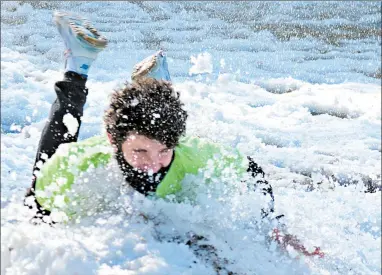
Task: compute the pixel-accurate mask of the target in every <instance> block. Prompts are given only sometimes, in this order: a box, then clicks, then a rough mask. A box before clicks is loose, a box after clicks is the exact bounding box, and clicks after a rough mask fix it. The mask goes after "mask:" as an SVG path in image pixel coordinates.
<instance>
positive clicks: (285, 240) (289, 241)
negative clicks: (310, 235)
mask: <svg viewBox="0 0 382 275" xmlns="http://www.w3.org/2000/svg"><path fill="white" fill-rule="evenodd" d="M272 239H273V240H275V241H276V242H277V243H278V244H279V245H281V249H282V250H287V247H288V246H290V247H292V248H293V249H294V250H295V251H297V252H298V253H299V254H303V255H304V256H319V257H320V258H323V257H324V256H325V253H324V252H322V251H321V250H320V247H315V250H314V251H313V252H309V251H308V250H306V248H305V247H304V246H303V245H302V244H301V242H300V240H299V239H297V237H296V236H293V235H290V234H285V235H282V234H280V231H279V230H278V229H277V228H275V229H273V232H272Z"/></svg>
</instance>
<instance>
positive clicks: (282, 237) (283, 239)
mask: <svg viewBox="0 0 382 275" xmlns="http://www.w3.org/2000/svg"><path fill="white" fill-rule="evenodd" d="M248 160H249V167H248V170H247V172H249V173H251V176H252V177H254V178H255V179H257V180H256V183H255V188H256V189H257V188H259V189H260V190H261V191H262V192H263V194H264V195H265V196H270V198H271V200H270V203H269V205H268V208H263V209H261V217H262V218H263V219H264V218H268V219H270V220H272V219H273V217H272V216H273V215H271V214H273V213H274V196H273V191H272V186H271V185H270V184H269V183H268V181H267V180H265V178H264V177H265V173H264V171H263V170H262V168H261V167H260V166H258V165H257V163H255V162H254V161H253V159H252V158H251V157H248ZM283 216H284V215H278V216H276V217H274V219H276V220H277V224H278V226H277V227H279V228H274V229H273V231H272V239H273V240H274V241H276V242H277V243H278V244H279V245H280V246H281V248H282V249H284V250H287V249H288V248H293V249H294V250H295V251H297V253H299V254H303V255H305V256H319V257H320V258H322V257H324V253H323V252H322V251H321V250H320V248H319V247H315V250H314V251H313V252H309V251H308V250H307V249H306V248H305V246H304V245H303V244H302V243H301V241H300V240H299V239H298V238H297V237H296V236H294V235H291V234H288V233H287V232H282V231H284V230H285V225H283V224H282V223H281V221H280V218H282V217H283Z"/></svg>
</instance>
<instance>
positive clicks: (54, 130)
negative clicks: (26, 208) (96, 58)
mask: <svg viewBox="0 0 382 275" xmlns="http://www.w3.org/2000/svg"><path fill="white" fill-rule="evenodd" d="M85 84H86V78H84V77H82V76H80V75H79V74H77V73H75V72H66V73H65V75H64V79H63V80H62V81H58V82H56V83H55V86H54V90H55V92H56V94H57V98H56V100H55V101H54V103H53V104H52V107H51V110H50V114H49V119H48V121H47V123H46V125H45V127H44V129H43V131H42V133H41V138H40V142H39V145H38V149H37V154H36V159H35V163H34V166H33V179H32V186H31V188H28V190H27V193H26V197H29V196H34V189H35V185H36V176H35V172H36V171H39V170H40V168H39V167H41V165H42V164H43V163H44V162H45V161H46V160H47V159H49V158H50V157H51V156H52V155H53V154H54V153H55V152H56V150H57V148H58V146H60V144H62V143H69V142H76V141H77V139H78V134H79V130H80V126H81V118H82V116H83V109H84V105H85V103H86V96H87V94H88V89H87V88H86V87H85ZM66 114H70V115H71V116H72V117H73V118H75V119H76V120H77V122H78V129H77V131H76V133H75V134H74V135H71V134H70V133H69V131H68V129H67V127H66V126H65V124H64V123H63V118H64V116H65V115H66ZM35 202H36V204H37V207H38V208H39V209H40V206H39V205H38V203H37V201H35Z"/></svg>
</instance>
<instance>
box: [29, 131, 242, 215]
mask: <svg viewBox="0 0 382 275" xmlns="http://www.w3.org/2000/svg"><path fill="white" fill-rule="evenodd" d="M112 158H113V149H112V147H111V145H110V144H109V142H108V140H107V139H106V137H103V136H95V137H92V138H89V139H87V140H84V141H80V142H75V143H67V144H62V145H60V147H59V148H58V149H57V151H56V153H55V154H54V155H53V156H52V157H51V158H50V159H49V160H48V161H47V162H46V163H45V164H44V165H43V167H42V168H41V170H40V174H39V175H38V176H37V181H36V188H35V189H36V190H35V191H36V192H35V193H36V199H37V201H38V203H39V204H40V205H41V206H42V207H43V208H45V209H47V210H52V209H57V208H58V209H59V208H61V207H62V205H63V204H68V203H71V202H70V197H69V196H68V195H67V194H68V192H70V189H71V188H72V185H73V184H74V183H75V182H76V179H77V177H78V176H79V175H80V174H81V173H83V172H86V171H88V170H89V169H90V168H100V167H105V166H106V165H108V163H109V162H110V161H111V159H112ZM211 165H212V167H213V174H214V175H215V176H219V175H220V174H221V173H224V171H227V169H228V170H230V171H234V172H235V173H236V174H238V175H241V174H243V173H244V172H245V171H246V170H247V168H248V161H247V159H246V158H244V157H243V156H242V155H241V154H240V153H239V152H238V151H237V150H226V149H225V148H222V147H220V146H218V145H217V144H215V143H212V142H206V141H204V140H202V139H200V138H196V137H186V138H182V139H181V140H180V143H179V145H178V146H177V147H176V148H175V157H174V160H173V162H172V164H171V166H170V168H169V170H168V172H167V174H166V176H165V177H164V179H163V180H162V181H161V183H160V184H159V185H158V187H157V189H156V192H155V196H156V197H158V198H165V197H166V196H167V195H170V194H176V193H177V192H179V191H181V190H182V180H183V179H184V178H185V176H186V175H187V174H194V175H196V174H198V172H199V171H200V169H203V168H206V167H207V166H211ZM80 184H85V183H80ZM59 197H60V200H57V199H58V198H59ZM57 201H60V202H61V203H57Z"/></svg>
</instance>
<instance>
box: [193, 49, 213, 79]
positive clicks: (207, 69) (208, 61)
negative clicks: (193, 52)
mask: <svg viewBox="0 0 382 275" xmlns="http://www.w3.org/2000/svg"><path fill="white" fill-rule="evenodd" d="M191 63H193V64H194V65H193V66H192V67H191V68H190V70H189V75H193V74H202V73H212V71H213V65H212V56H211V54H209V53H200V54H198V56H197V57H195V56H191Z"/></svg>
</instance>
